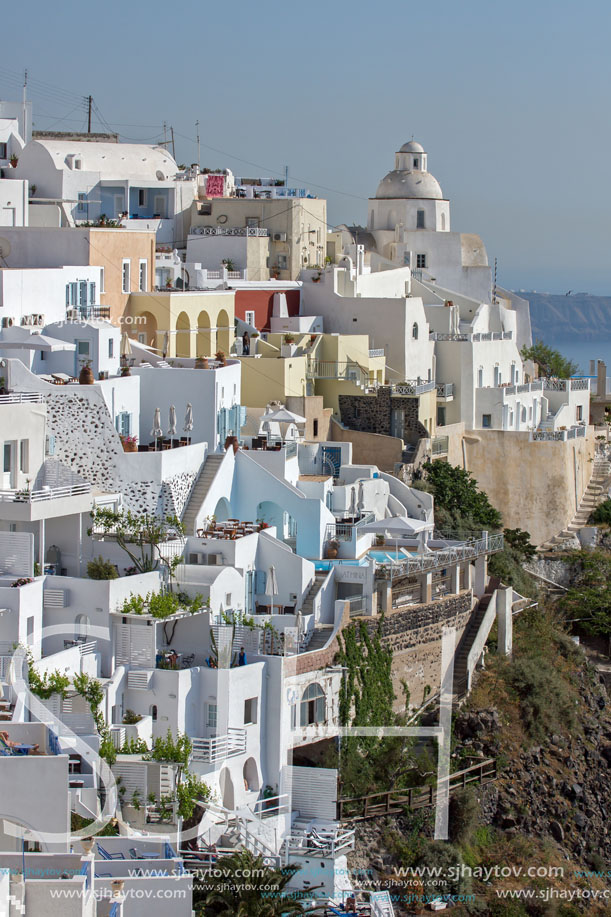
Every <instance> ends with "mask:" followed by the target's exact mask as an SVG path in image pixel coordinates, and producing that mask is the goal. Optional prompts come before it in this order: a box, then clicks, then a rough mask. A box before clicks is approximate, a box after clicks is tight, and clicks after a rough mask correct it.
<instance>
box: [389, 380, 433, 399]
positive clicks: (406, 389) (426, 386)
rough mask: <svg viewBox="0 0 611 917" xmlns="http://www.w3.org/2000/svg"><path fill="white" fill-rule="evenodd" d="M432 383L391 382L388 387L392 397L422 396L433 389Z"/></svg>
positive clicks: (418, 381)
mask: <svg viewBox="0 0 611 917" xmlns="http://www.w3.org/2000/svg"><path fill="white" fill-rule="evenodd" d="M435 387H436V386H435V383H434V382H421V381H420V380H419V379H406V380H405V381H403V382H393V384H392V385H391V386H390V388H391V391H392V393H393V395H422V394H424V392H432V391H433V390H434V389H435Z"/></svg>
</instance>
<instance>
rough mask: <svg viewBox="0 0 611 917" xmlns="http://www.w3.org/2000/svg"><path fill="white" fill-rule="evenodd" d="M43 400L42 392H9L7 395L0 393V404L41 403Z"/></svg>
mask: <svg viewBox="0 0 611 917" xmlns="http://www.w3.org/2000/svg"><path fill="white" fill-rule="evenodd" d="M43 401H44V396H43V394H42V392H10V393H9V394H8V395H0V404H20V403H21V402H28V403H30V404H41V403H42V402H43Z"/></svg>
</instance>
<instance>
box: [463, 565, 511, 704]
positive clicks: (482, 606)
mask: <svg viewBox="0 0 611 917" xmlns="http://www.w3.org/2000/svg"><path fill="white" fill-rule="evenodd" d="M500 585H501V581H500V579H499V578H498V577H496V576H491V577H490V579H489V581H488V585H487V586H486V591H485V593H484V594H483V596H482V597H481V599H480V600H479V602H478V603H477V605H476V606H475V609H474V610H473V612H472V614H471V617H470V618H469V623H468V624H467V626H466V627H465V630H464V633H463V635H462V637H461V639H460V643H459V644H458V649H457V650H456V654H455V656H454V684H453V693H454V695H455V697H463V696H464V695H465V694H466V693H467V687H468V677H467V661H468V659H469V653H470V652H471V647H472V646H473V643H474V641H475V638H476V637H477V634H478V632H479V629H480V627H481V625H482V621H483V620H484V617H485V615H486V612H487V611H488V606H489V605H490V602H491V600H492V594H493V592H494V591H495V589H498V588H499V586H500Z"/></svg>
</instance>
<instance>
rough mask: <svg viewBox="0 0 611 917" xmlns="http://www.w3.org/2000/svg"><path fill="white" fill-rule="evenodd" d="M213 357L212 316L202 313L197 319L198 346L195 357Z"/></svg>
mask: <svg viewBox="0 0 611 917" xmlns="http://www.w3.org/2000/svg"><path fill="white" fill-rule="evenodd" d="M213 355H214V354H213V350H212V331H211V325H210V316H209V315H208V313H207V312H200V313H199V315H198V317H197V344H196V347H195V356H196V357H211V356H213Z"/></svg>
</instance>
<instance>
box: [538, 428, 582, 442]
mask: <svg viewBox="0 0 611 917" xmlns="http://www.w3.org/2000/svg"><path fill="white" fill-rule="evenodd" d="M585 435H586V428H585V426H582V427H571V429H570V430H534V431H533V433H532V441H533V442H535V443H563V442H566V441H567V440H568V439H577V438H578V437H583V436H585Z"/></svg>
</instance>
